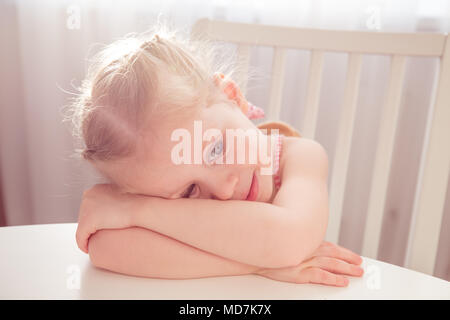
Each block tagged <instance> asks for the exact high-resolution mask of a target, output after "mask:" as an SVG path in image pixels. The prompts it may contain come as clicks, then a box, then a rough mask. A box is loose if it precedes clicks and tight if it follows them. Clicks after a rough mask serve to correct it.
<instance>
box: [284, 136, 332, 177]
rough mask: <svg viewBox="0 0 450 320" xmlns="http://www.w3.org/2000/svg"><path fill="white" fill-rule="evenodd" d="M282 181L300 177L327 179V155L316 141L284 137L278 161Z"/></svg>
mask: <svg viewBox="0 0 450 320" xmlns="http://www.w3.org/2000/svg"><path fill="white" fill-rule="evenodd" d="M280 170H281V175H282V180H284V179H285V178H288V177H292V176H297V175H301V176H302V177H311V178H315V179H317V178H322V179H325V180H326V179H327V178H328V154H327V151H326V149H325V148H324V147H323V146H322V145H321V144H320V143H319V142H317V141H315V140H312V139H308V138H298V137H284V138H283V149H282V152H281V159H280Z"/></svg>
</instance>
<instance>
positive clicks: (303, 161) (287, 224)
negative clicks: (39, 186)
mask: <svg viewBox="0 0 450 320" xmlns="http://www.w3.org/2000/svg"><path fill="white" fill-rule="evenodd" d="M299 141H300V142H298V144H297V145H295V144H294V145H293V148H291V149H290V150H288V152H290V153H291V154H288V155H286V159H290V160H287V162H286V164H285V169H284V171H283V174H282V181H283V185H282V187H281V189H280V190H279V191H278V193H277V196H276V197H275V199H274V201H273V203H272V204H269V203H264V202H252V201H237V200H227V201H220V202H218V200H212V199H175V200H167V199H162V198H154V197H143V198H141V204H140V205H139V206H138V209H137V210H136V212H135V213H134V214H133V215H132V218H131V219H132V222H131V223H132V225H134V226H140V227H143V228H147V229H150V230H154V231H157V232H159V233H162V234H164V235H167V236H169V237H171V238H175V239H177V240H179V241H182V242H184V243H186V244H189V245H191V246H194V247H196V248H199V249H202V250H205V251H207V252H211V253H214V254H217V255H219V256H222V257H225V258H228V259H231V260H235V261H239V262H242V263H245V264H249V265H254V266H258V267H266V268H280V267H286V266H292V265H296V264H298V263H300V262H301V261H303V259H304V258H305V257H306V256H308V255H310V254H311V253H312V252H313V251H314V250H315V249H316V248H317V247H318V246H319V245H320V243H321V242H322V241H323V238H324V236H325V231H326V226H327V219H328V192H327V170H328V158H327V155H326V152H325V151H324V149H323V148H322V146H320V145H319V144H318V143H317V142H315V141H313V140H308V139H304V138H303V140H300V139H299Z"/></svg>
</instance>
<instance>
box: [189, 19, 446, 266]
mask: <svg viewBox="0 0 450 320" xmlns="http://www.w3.org/2000/svg"><path fill="white" fill-rule="evenodd" d="M192 36H193V37H200V38H206V39H211V40H218V41H224V42H232V43H236V44H237V48H238V49H237V54H238V59H239V60H240V62H241V63H243V64H244V66H247V68H245V67H244V68H243V69H242V70H243V71H242V73H241V74H240V75H239V76H240V77H242V78H241V80H242V81H241V83H244V85H243V88H242V89H243V91H244V93H245V89H246V88H245V79H246V76H247V74H246V72H247V70H248V63H249V52H250V48H251V46H270V47H273V48H274V55H273V64H272V78H271V88H270V100H269V108H268V119H271V120H277V119H279V116H280V109H281V102H282V89H283V84H284V83H283V82H284V79H285V77H284V75H285V73H284V71H285V63H286V50H287V48H293V49H302V50H310V51H311V59H310V68H309V80H308V90H307V97H306V102H305V103H306V105H305V108H306V109H305V114H304V118H303V119H302V127H301V128H300V132H301V134H302V136H305V137H307V138H311V139H314V136H315V132H316V126H317V115H318V108H319V96H320V88H321V77H322V69H323V54H324V52H326V51H337V52H344V53H348V59H349V60H348V67H347V78H346V86H345V92H344V99H343V106H342V107H343V108H342V114H341V117H340V120H339V127H338V128H339V129H338V136H337V142H336V154H335V156H334V159H333V168H332V171H331V173H332V176H331V182H330V195H329V197H330V219H329V226H328V231H327V236H326V239H327V240H329V241H333V242H335V243H337V241H338V238H339V231H340V224H341V217H342V207H343V201H344V190H345V185H346V177H347V170H348V164H349V155H350V147H351V141H352V133H353V127H354V119H355V113H356V107H357V106H356V104H357V97H358V91H359V80H360V73H361V64H362V55H363V54H380V55H389V56H390V57H391V66H390V75H389V85H388V91H387V94H386V99H385V103H384V105H383V106H382V108H383V110H382V115H381V117H382V118H381V124H380V128H379V131H378V144H377V146H376V158H375V164H374V170H373V172H372V174H373V175H372V181H371V187H370V188H371V189H370V197H369V204H368V212H367V220H366V226H365V232H364V242H363V251H362V255H364V256H366V257H370V258H375V259H376V258H377V253H378V245H379V242H380V234H381V226H382V220H383V212H384V207H385V200H386V192H387V187H388V182H389V174H390V167H391V160H392V153H393V146H394V138H395V132H396V129H397V120H398V114H399V107H400V99H401V93H402V87H403V78H404V71H405V60H406V58H407V56H429V57H439V58H440V71H439V77H438V83H437V84H436V90H435V95H434V98H433V100H432V102H431V103H432V105H431V108H430V112H429V114H428V120H427V127H426V135H425V140H424V145H423V149H422V158H421V163H420V172H419V178H418V183H417V186H416V194H415V199H414V207H413V213H412V223H411V226H410V232H409V238H408V248H407V254H406V259H405V264H404V265H405V267H408V268H411V269H414V270H418V271H421V272H425V273H428V274H433V271H434V265H435V261H436V253H437V249H438V243H439V234H440V229H441V221H442V216H443V210H444V202H445V195H446V188H447V179H448V176H449V166H450V40H448V41H447V39H448V37H447V35H446V34H431V33H429V34H424V33H386V32H364V31H335V30H316V29H301V28H291V27H279V26H267V25H257V24H243V23H232V22H224V21H211V20H208V19H201V20H199V21H197V22H196V24H195V25H194V27H193V29H192Z"/></svg>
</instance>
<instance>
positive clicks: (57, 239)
mask: <svg viewBox="0 0 450 320" xmlns="http://www.w3.org/2000/svg"><path fill="white" fill-rule="evenodd" d="M75 230H76V224H75V223H68V224H47V225H32V226H15V227H3V228H0V299H110V298H111V299H170V300H172V299H173V300H179V299H194V300H196V299H206V300H216V299H226V300H228V299H238V300H241V299H248V300H254V299H255V300H256V299H262V300H264V299H295V300H297V299H450V282H448V281H445V280H442V279H439V278H435V277H432V276H429V275H426V274H423V273H419V272H416V271H412V270H408V269H405V268H401V267H398V266H395V265H391V264H388V263H384V262H381V261H377V260H373V259H369V258H364V262H363V267H364V269H365V274H364V276H363V277H360V278H354V277H349V278H350V284H349V285H348V287H345V288H337V287H328V286H321V285H313V284H294V283H286V282H279V281H274V280H270V279H267V278H263V277H260V276H256V275H246V276H233V277H216V278H202V279H189V280H165V279H150V278H139V277H132V276H126V275H121V274H116V273H113V272H109V271H105V270H101V269H98V268H95V267H94V266H92V265H91V263H90V261H89V257H88V255H87V254H85V253H83V252H81V251H80V250H79V249H78V247H77V245H76V242H75Z"/></svg>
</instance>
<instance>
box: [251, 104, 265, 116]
mask: <svg viewBox="0 0 450 320" xmlns="http://www.w3.org/2000/svg"><path fill="white" fill-rule="evenodd" d="M247 117H248V118H249V119H261V118H264V117H265V114H264V110H263V109H261V108H260V107H257V106H255V105H253V104H251V103H250V102H248V110H247Z"/></svg>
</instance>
